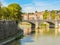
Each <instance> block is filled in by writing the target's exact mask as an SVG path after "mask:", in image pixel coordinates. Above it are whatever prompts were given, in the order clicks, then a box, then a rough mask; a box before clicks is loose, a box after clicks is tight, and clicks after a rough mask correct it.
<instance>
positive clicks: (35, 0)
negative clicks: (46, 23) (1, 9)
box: [1, 0, 60, 13]
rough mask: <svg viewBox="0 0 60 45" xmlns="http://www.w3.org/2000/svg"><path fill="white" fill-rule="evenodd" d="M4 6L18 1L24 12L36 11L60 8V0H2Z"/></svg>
mask: <svg viewBox="0 0 60 45" xmlns="http://www.w3.org/2000/svg"><path fill="white" fill-rule="evenodd" d="M1 2H2V3H3V5H4V6H7V5H8V4H10V3H18V4H20V6H21V7H22V11H23V12H27V13H28V12H35V11H44V10H60V0H1Z"/></svg>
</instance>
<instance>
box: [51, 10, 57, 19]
mask: <svg viewBox="0 0 60 45" xmlns="http://www.w3.org/2000/svg"><path fill="white" fill-rule="evenodd" d="M55 16H56V13H55V11H54V10H52V11H51V18H52V20H54V19H55Z"/></svg>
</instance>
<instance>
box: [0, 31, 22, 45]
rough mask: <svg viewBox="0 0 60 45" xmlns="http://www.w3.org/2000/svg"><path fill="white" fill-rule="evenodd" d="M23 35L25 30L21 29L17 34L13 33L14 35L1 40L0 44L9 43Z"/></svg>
mask: <svg viewBox="0 0 60 45" xmlns="http://www.w3.org/2000/svg"><path fill="white" fill-rule="evenodd" d="M22 35H23V31H20V32H18V33H17V34H15V35H13V36H12V37H9V38H7V39H4V40H2V41H0V45H4V44H6V43H9V42H11V41H13V40H15V39H18V38H19V36H22Z"/></svg>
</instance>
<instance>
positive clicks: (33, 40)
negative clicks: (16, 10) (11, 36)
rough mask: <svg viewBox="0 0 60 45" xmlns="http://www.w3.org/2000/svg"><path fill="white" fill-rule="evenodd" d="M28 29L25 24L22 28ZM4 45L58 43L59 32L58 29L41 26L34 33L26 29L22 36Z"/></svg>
mask: <svg viewBox="0 0 60 45" xmlns="http://www.w3.org/2000/svg"><path fill="white" fill-rule="evenodd" d="M21 27H22V26H21ZM27 27H28V26H27ZM29 29H30V28H29ZM29 29H28V28H26V26H25V29H24V30H25V31H26V30H29ZM37 30H38V29H37ZM30 31H31V29H30ZM5 45H60V32H59V31H58V29H54V28H51V29H50V28H48V29H46V28H42V29H39V30H38V31H35V32H34V33H30V32H29V34H28V31H27V32H26V34H24V37H23V38H21V39H18V40H14V41H12V42H10V43H7V44H5Z"/></svg>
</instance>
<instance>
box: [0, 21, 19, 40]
mask: <svg viewBox="0 0 60 45" xmlns="http://www.w3.org/2000/svg"><path fill="white" fill-rule="evenodd" d="M18 32H19V30H18V26H17V23H16V21H8V20H7V21H0V40H2V39H5V38H8V37H10V36H13V35H14V34H16V33H18Z"/></svg>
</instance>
